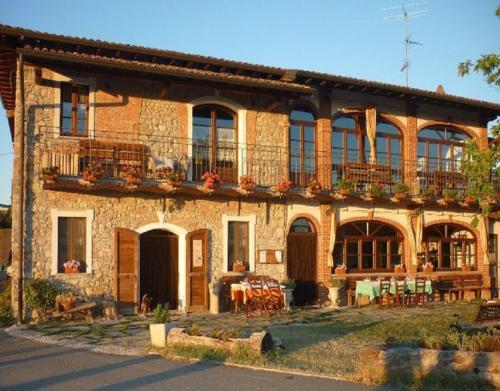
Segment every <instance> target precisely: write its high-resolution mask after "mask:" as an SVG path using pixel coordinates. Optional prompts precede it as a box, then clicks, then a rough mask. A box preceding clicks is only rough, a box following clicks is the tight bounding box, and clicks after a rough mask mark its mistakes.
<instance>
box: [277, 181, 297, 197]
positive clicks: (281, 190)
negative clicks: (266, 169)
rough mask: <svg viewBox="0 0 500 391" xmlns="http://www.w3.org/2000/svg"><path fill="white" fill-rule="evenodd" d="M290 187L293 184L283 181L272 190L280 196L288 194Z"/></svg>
mask: <svg viewBox="0 0 500 391" xmlns="http://www.w3.org/2000/svg"><path fill="white" fill-rule="evenodd" d="M292 187H293V182H292V181H291V180H290V179H283V180H282V181H281V182H279V183H278V184H277V185H276V186H275V187H274V190H275V191H276V192H277V193H278V194H279V195H280V196H281V195H283V194H285V193H288V192H289V191H290V189H291V188H292Z"/></svg>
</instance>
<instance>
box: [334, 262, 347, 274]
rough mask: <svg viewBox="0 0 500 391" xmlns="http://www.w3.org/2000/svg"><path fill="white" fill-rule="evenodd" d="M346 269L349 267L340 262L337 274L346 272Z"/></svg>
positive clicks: (336, 269) (336, 270) (336, 268)
mask: <svg viewBox="0 0 500 391" xmlns="http://www.w3.org/2000/svg"><path fill="white" fill-rule="evenodd" d="M346 271H347V267H346V265H344V264H340V265H337V266H336V267H335V274H345V273H346Z"/></svg>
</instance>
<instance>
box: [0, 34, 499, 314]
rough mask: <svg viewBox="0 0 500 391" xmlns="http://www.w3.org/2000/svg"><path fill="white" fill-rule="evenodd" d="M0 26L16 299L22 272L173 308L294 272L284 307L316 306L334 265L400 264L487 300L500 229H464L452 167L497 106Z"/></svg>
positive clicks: (195, 305) (193, 307)
mask: <svg viewBox="0 0 500 391" xmlns="http://www.w3.org/2000/svg"><path fill="white" fill-rule="evenodd" d="M0 37H1V41H0V42H1V43H0V94H1V96H2V101H3V105H4V107H5V109H6V111H7V116H8V119H9V124H10V127H11V132H12V139H13V143H14V151H15V158H14V180H13V205H12V214H13V227H12V229H13V232H12V237H13V239H12V248H13V269H14V276H13V277H14V284H13V300H14V303H13V304H14V308H15V309H16V310H17V308H18V307H17V306H18V299H17V298H18V296H17V293H18V286H19V283H20V282H21V281H22V280H21V277H24V279H29V278H33V277H41V278H51V279H54V280H55V281H57V282H58V283H59V284H60V285H62V286H64V287H66V288H70V289H73V290H76V291H78V292H79V293H81V294H85V295H87V296H89V297H97V298H113V299H114V300H116V301H118V302H119V303H120V304H121V305H124V306H126V305H128V306H131V307H134V306H135V307H136V306H137V303H138V301H139V298H140V297H141V296H142V295H143V294H145V293H148V294H150V295H151V296H153V298H154V300H155V302H156V301H158V302H168V303H170V305H171V307H178V308H179V309H182V310H186V311H206V310H208V294H209V289H210V287H211V286H212V285H213V284H215V283H218V282H222V283H223V284H224V287H225V289H227V285H228V284H229V283H230V282H231V281H234V280H241V279H242V278H244V276H245V275H246V274H248V273H255V274H259V275H262V274H265V275H270V276H273V277H275V278H277V279H280V280H281V279H284V278H286V277H289V278H294V279H295V280H297V282H298V286H297V288H296V290H295V301H296V303H297V304H308V303H315V302H317V301H320V302H321V301H323V300H324V299H325V295H326V294H325V292H327V291H326V287H327V286H328V284H329V280H330V278H331V276H332V274H333V273H335V272H336V274H340V275H341V278H343V279H346V280H347V281H348V286H351V285H352V283H353V281H355V280H357V279H360V278H363V279H364V278H366V277H374V276H388V277H390V276H393V275H394V272H395V268H396V267H397V266H398V265H402V267H403V273H405V274H407V275H411V276H415V275H425V276H427V277H429V278H431V279H432V280H434V281H435V284H436V287H437V288H439V287H440V286H441V285H442V286H443V287H444V286H447V284H450V283H454V282H456V281H459V282H460V281H462V282H463V281H466V282H467V283H466V284H472V285H474V284H479V288H480V291H481V294H482V296H483V297H489V296H490V295H491V294H494V284H495V280H494V277H495V267H494V266H493V265H494V264H496V262H497V257H498V235H499V233H500V225H499V223H494V221H495V220H493V219H490V220H489V221H488V220H485V221H484V222H482V224H480V225H479V228H475V227H473V226H472V225H471V219H472V218H473V216H474V215H475V214H476V213H477V209H478V208H477V204H476V203H475V202H474V201H469V200H467V198H466V195H467V178H466V177H464V175H462V174H461V171H460V161H461V157H462V153H463V145H464V142H465V141H466V140H468V139H474V140H475V141H477V143H478V144H479V145H480V147H481V148H483V149H485V148H487V147H488V136H487V123H488V121H491V120H492V119H494V118H496V116H497V114H498V113H499V111H500V105H498V104H495V103H489V102H483V101H478V100H473V99H468V98H463V97H457V96H452V95H447V94H445V93H443V92H440V93H437V92H431V91H424V90H419V89H414V88H407V87H401V86H396V85H390V84H384V83H378V82H373V81H365V80H359V79H353V78H347V77H341V76H336V75H329V74H320V73H315V72H308V71H295V70H288V69H281V68H273V67H267V66H261V65H253V64H248V63H242V62H235V61H228V60H222V59H217V58H212V57H203V56H197V55H191V54H184V53H178V52H171V51H165V50H157V49H149V48H144V47H136V46H130V45H123V44H116V43H110V42H103V41H94V40H90V39H83V38H73V37H67V36H60V35H54V34H47V33H41V32H37V31H31V30H26V29H22V28H13V27H9V26H0ZM55 167H56V168H55ZM42 170H43V175H42ZM56 173H57V176H56V175H53V174H56ZM207 173H208V174H210V175H209V176H211V178H209V179H207V180H205V181H204V180H202V177H203V176H204V175H205V177H206V176H207V175H206V174H207ZM211 173H213V175H212V174H211ZM215 175H218V176H219V177H220V179H221V184H220V186H218V187H217V186H215V188H214V189H211V188H210V186H209V185H210V183H211V182H210V181H212V180H213V179H214V177H215ZM217 179H218V178H216V177H215V180H217ZM287 181H290V183H291V188H290V189H288V185H289V184H290V183H289V182H287ZM216 182H217V181H216ZM254 186H255V187H254ZM347 190H348V191H347ZM453 198H454V199H455V200H453ZM495 208H496V206H495V207H494V208H493V209H495ZM484 224H486V225H484ZM488 235H489V236H488ZM488 245H489V246H490V248H488ZM489 250H491V253H489ZM71 260H75V261H78V263H79V267H78V268H76V269H70V268H68V267H67V266H68V261H71ZM426 262H430V263H432V264H433V265H434V271H433V272H432V273H427V272H424V271H423V269H422V268H423V264H424V263H426ZM65 264H66V266H65ZM339 265H345V267H346V269H345V274H341V273H342V272H343V269H341V268H338V266H339ZM238 267H239V268H240V269H241V268H244V269H245V270H243V271H241V270H240V271H238ZM20 270H22V271H23V274H22V276H21V274H20V272H19V271H20ZM75 271H76V272H75ZM349 284H351V285H349ZM440 284H441V285H440ZM225 293H227V292H225Z"/></svg>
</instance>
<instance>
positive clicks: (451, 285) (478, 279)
mask: <svg viewBox="0 0 500 391" xmlns="http://www.w3.org/2000/svg"><path fill="white" fill-rule="evenodd" d="M436 285H437V286H436V288H437V290H438V291H439V292H440V294H444V293H448V297H449V299H451V298H452V296H453V295H455V296H456V299H457V300H463V299H464V297H465V292H466V291H473V292H474V294H475V298H476V299H477V298H480V297H481V289H482V288H483V276H482V275H481V274H471V275H464V276H459V275H457V276H453V277H445V279H440V280H439V281H438V282H437V284H436Z"/></svg>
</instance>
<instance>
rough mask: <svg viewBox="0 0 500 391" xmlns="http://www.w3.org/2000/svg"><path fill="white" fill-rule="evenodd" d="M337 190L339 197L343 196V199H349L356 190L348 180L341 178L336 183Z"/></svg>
mask: <svg viewBox="0 0 500 391" xmlns="http://www.w3.org/2000/svg"><path fill="white" fill-rule="evenodd" d="M335 188H336V189H337V193H338V194H339V195H341V196H342V197H347V196H348V195H350V194H351V193H352V191H353V190H354V185H353V183H352V182H351V181H349V180H347V179H344V178H339V179H337V182H336V183H335Z"/></svg>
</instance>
